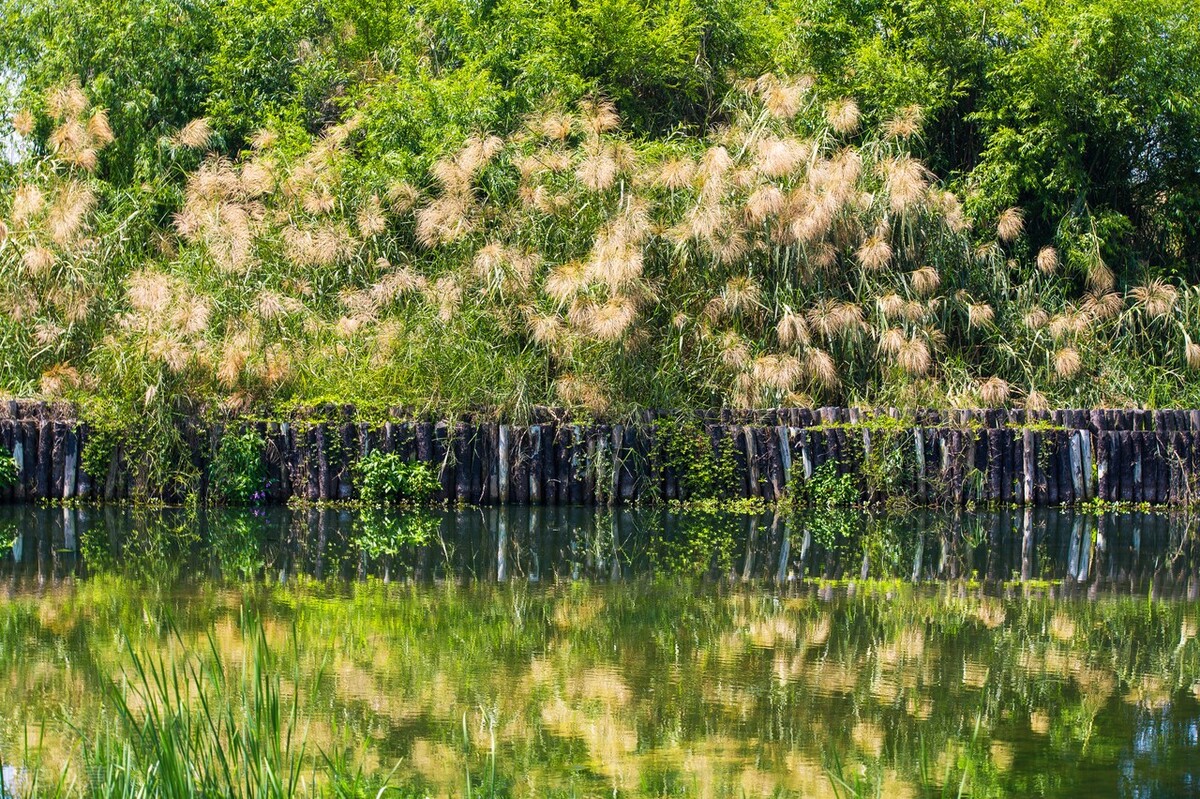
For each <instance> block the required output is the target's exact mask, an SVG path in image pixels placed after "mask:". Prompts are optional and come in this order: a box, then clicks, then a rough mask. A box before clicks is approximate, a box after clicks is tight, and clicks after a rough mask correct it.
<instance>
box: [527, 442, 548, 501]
mask: <svg viewBox="0 0 1200 799" xmlns="http://www.w3.org/2000/svg"><path fill="white" fill-rule="evenodd" d="M529 438H530V455H529V504H530V505H541V504H542V472H543V469H544V463H543V455H542V426H541V425H540V424H535V425H532V426H531V427H530V428H529Z"/></svg>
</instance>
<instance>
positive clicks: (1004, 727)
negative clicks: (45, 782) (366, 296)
mask: <svg viewBox="0 0 1200 799" xmlns="http://www.w3.org/2000/svg"><path fill="white" fill-rule="evenodd" d="M1192 524H1193V522H1192V521H1191V520H1190V518H1188V517H1187V516H1173V517H1172V516H1158V515H1151V514H1125V515H1108V516H1101V517H1095V516H1090V517H1089V516H1083V515H1068V514H1064V513H1057V512H1039V513H1031V514H1025V513H1023V512H1019V511H1017V512H1012V513H993V514H969V515H959V516H953V515H940V514H934V513H919V514H907V515H900V516H870V515H863V514H858V513H845V514H840V515H839V514H836V513H835V514H825V515H822V516H821V517H813V518H800V519H791V520H783V519H776V518H773V517H771V516H769V515H763V516H757V517H754V516H731V515H712V514H673V513H665V512H658V511H651V512H641V513H635V512H621V513H613V514H595V513H593V512H592V511H590V510H588V511H583V510H574V509H557V508H544V509H540V510H532V511H531V510H527V509H522V510H518V509H509V510H507V511H504V512H497V511H478V510H472V511H462V512H446V513H437V514H408V515H404V516H398V517H396V518H369V519H362V518H359V517H356V516H355V515H354V514H351V513H348V512H340V511H311V512H308V511H302V512H290V511H284V510H273V511H261V512H250V511H245V512H221V513H209V514H191V513H187V512H184V511H179V510H168V511H157V512H149V511H137V512H134V511H129V510H123V509H116V508H113V509H107V510H102V511H97V510H88V511H78V510H66V511H64V510H62V509H36V510H30V509H9V508H0V541H3V542H7V544H8V546H7V547H6V549H5V550H4V551H3V553H2V554H0V581H2V582H3V584H4V586H5V591H4V595H3V596H4V598H3V599H0V695H2V697H3V701H2V702H0V760H3V762H4V764H5V766H4V767H5V768H6V769H11V766H10V765H8V764H10V763H12V762H14V761H18V760H20V756H21V753H22V752H23V751H25V750H24V747H25V746H26V745H27V741H28V740H30V739H31V740H32V743H31V744H29V745H30V746H32V747H33V749H34V750H36V751H37V752H38V753H39V756H40V757H41V758H42V760H43V762H47V763H64V762H66V763H70V762H71V761H72V759H73V758H75V757H76V753H77V749H78V747H79V745H80V738H81V736H84V735H86V734H87V730H88V729H89V725H92V724H94V723H96V720H97V719H99V718H103V717H104V714H105V712H106V711H105V710H104V708H103V702H102V696H103V694H104V689H105V686H107V685H109V684H110V683H112V682H113V681H114V680H117V681H119V680H121V679H122V676H121V675H122V672H123V669H126V668H128V664H129V652H130V651H149V652H151V653H154V654H156V655H161V656H162V657H164V658H166V659H173V660H182V659H203V658H205V657H207V656H208V653H209V651H210V644H209V641H210V639H211V641H212V642H213V643H214V644H215V648H216V650H217V651H218V652H219V653H220V655H221V657H222V658H223V659H224V660H225V661H226V662H227V663H228V664H231V667H232V668H234V669H235V670H236V668H237V667H238V664H241V663H243V662H244V657H245V652H246V645H247V641H246V632H245V631H246V628H248V627H249V626H251V625H253V626H254V627H255V628H257V627H258V626H260V625H261V627H262V628H263V629H264V630H265V631H266V634H267V637H268V639H269V641H270V642H271V644H272V648H273V650H274V651H275V652H276V654H277V656H278V662H279V671H280V674H281V675H282V679H283V681H284V684H285V686H286V690H287V691H288V692H293V693H294V694H296V695H299V696H300V697H301V704H302V707H303V708H304V714H305V718H304V726H305V728H306V730H307V736H308V740H309V741H310V744H311V745H312V746H313V747H321V748H322V749H326V750H334V749H336V750H338V751H345V752H347V754H348V756H349V757H352V758H353V759H355V760H357V761H358V762H360V763H362V764H363V766H364V768H366V769H368V770H375V769H381V770H383V771H384V772H387V771H390V770H391V769H392V767H393V766H394V765H395V764H396V763H397V762H399V764H400V765H399V768H398V770H397V772H396V777H397V779H398V780H400V781H403V782H404V783H406V784H409V785H413V786H420V787H422V788H423V789H424V790H426V791H427V792H428V794H429V795H431V796H461V795H463V793H464V782H465V779H466V777H465V775H467V774H472V775H480V774H483V773H485V772H486V771H488V770H489V769H490V768H491V767H492V766H491V764H492V762H493V760H494V763H495V770H496V774H497V777H496V782H497V784H498V786H499V787H498V789H497V795H503V796H513V797H541V796H646V797H663V796H671V797H674V796H681V797H682V796H688V797H691V796H695V797H760V796H768V797H773V796H837V795H840V796H846V795H851V794H850V789H854V790H855V791H857V792H858V794H859V795H871V796H874V795H883V796H888V797H906V796H913V797H917V796H947V795H949V796H955V795H959V794H960V792H961V794H962V795H970V796H1123V797H1154V796H1195V795H1200V643H1198V642H1197V639H1196V633H1197V627H1198V625H1200V602H1198V601H1197V594H1198V592H1200V579H1198V578H1200V570H1198V567H1200V548H1197V547H1196V546H1195V545H1194V540H1193V539H1194V535H1193V532H1192V529H1191V527H1192ZM493 753H494V755H493ZM6 773H7V772H6Z"/></svg>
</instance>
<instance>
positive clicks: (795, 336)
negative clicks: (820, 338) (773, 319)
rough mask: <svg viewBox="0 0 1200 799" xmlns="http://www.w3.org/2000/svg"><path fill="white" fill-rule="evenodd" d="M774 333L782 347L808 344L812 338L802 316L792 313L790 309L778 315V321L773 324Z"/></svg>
mask: <svg viewBox="0 0 1200 799" xmlns="http://www.w3.org/2000/svg"><path fill="white" fill-rule="evenodd" d="M775 333H776V335H777V336H778V337H779V344H780V346H783V347H792V346H795V345H802V346H808V344H809V342H810V341H811V338H812V337H811V336H810V335H809V332H808V323H807V322H805V321H804V317H803V316H802V315H800V314H798V313H793V312H792V311H791V310H790V309H789V310H788V311H786V312H785V313H784V314H783V316H781V317H779V322H778V323H777V324H776V325H775Z"/></svg>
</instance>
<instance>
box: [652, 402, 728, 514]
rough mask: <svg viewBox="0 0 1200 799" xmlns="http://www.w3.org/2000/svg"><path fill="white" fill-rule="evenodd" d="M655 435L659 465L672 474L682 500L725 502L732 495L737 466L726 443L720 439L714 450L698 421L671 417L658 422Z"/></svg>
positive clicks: (726, 441)
mask: <svg viewBox="0 0 1200 799" xmlns="http://www.w3.org/2000/svg"><path fill="white" fill-rule="evenodd" d="M657 435H658V442H659V447H660V448H661V450H662V458H663V460H662V462H663V464H664V465H665V466H666V467H667V468H669V469H671V470H673V471H674V472H675V475H676V479H677V480H678V481H679V488H680V491H681V494H682V495H683V497H684V498H685V499H688V500H711V499H727V498H730V497H732V496H734V495H735V493H736V492H735V491H734V487H735V485H736V484H737V463H736V462H735V461H734V458H733V447H732V446H731V445H730V443H729V441H728V440H722V441H721V442H720V443H719V444H718V445H717V447H716V449H715V450H714V448H713V445H712V442H711V440H710V439H709V437H708V433H707V432H706V431H705V430H704V428H703V426H701V425H700V424H699V423H698V422H696V421H694V420H681V419H670V418H668V419H661V420H659V422H658V428H657Z"/></svg>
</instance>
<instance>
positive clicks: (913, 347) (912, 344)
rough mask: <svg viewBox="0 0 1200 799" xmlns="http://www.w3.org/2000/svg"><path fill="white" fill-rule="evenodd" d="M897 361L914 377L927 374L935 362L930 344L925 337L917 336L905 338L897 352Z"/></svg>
mask: <svg viewBox="0 0 1200 799" xmlns="http://www.w3.org/2000/svg"><path fill="white" fill-rule="evenodd" d="M896 363H897V364H898V365H899V366H900V368H901V369H903V370H904V371H905V372H907V373H908V374H910V375H912V376H913V377H921V376H923V375H925V374H926V373H928V372H929V367H930V366H931V365H932V364H933V359H932V357H931V355H930V352H929V345H928V344H926V343H925V340H924V339H922V338H919V337H917V336H911V337H909V338H907V339H905V341H904V343H903V344H901V345H900V348H899V350H898V351H897V352H896Z"/></svg>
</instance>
